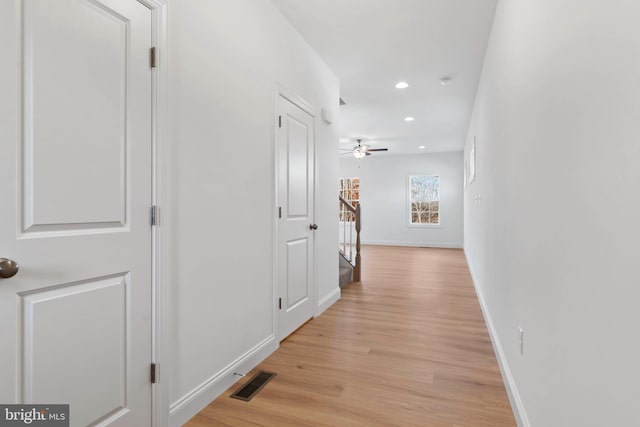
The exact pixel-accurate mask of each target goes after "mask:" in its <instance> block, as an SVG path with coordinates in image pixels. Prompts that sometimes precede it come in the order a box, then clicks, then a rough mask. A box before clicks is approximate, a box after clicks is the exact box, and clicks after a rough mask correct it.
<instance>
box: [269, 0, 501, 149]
mask: <svg viewBox="0 0 640 427" xmlns="http://www.w3.org/2000/svg"><path fill="white" fill-rule="evenodd" d="M272 1H273V2H274V3H275V5H276V6H277V7H278V8H279V9H280V10H281V11H282V13H283V14H284V15H285V16H286V17H287V19H288V20H289V21H290V22H291V23H292V24H293V25H294V26H295V27H296V29H297V30H298V31H299V32H300V33H301V34H302V36H303V37H304V38H305V39H306V40H307V42H308V43H309V44H310V45H311V46H312V47H313V48H314V49H315V50H316V52H318V54H319V55H320V56H321V57H322V58H323V59H324V60H325V61H326V63H327V64H328V65H329V67H331V69H333V71H334V72H335V73H336V74H337V75H338V77H339V78H340V84H341V97H342V99H344V100H345V102H346V103H347V105H345V106H342V107H341V110H340V112H341V114H340V120H339V122H340V135H341V136H342V137H343V138H345V137H347V138H352V139H355V138H364V139H365V140H367V141H369V142H367V144H368V145H370V146H371V147H372V148H378V147H388V148H389V152H388V153H376V154H375V155H376V156H378V155H392V154H406V153H424V152H437V151H453V150H462V149H463V147H464V140H465V136H466V132H467V127H468V125H469V119H470V115H471V110H472V108H473V101H474V99H475V94H476V89H477V86H478V80H479V78H480V71H481V68H482V61H483V59H484V54H485V50H486V47H487V42H488V39H489V33H490V30H491V23H492V20H493V14H494V11H495V7H496V3H497V0H272ZM445 76H450V77H452V78H453V82H452V83H451V84H450V85H449V86H442V85H440V79H441V78H442V77H445ZM398 81H406V82H408V83H409V84H410V87H409V88H408V89H404V90H398V89H396V88H395V87H394V86H395V84H396V83H397V82H398ZM406 116H413V117H415V121H413V122H410V123H407V122H405V121H404V118H405V117H406ZM341 145H342V146H347V147H351V146H353V145H355V143H352V142H349V143H347V144H341ZM420 145H424V146H426V149H424V150H420V149H418V146H420Z"/></svg>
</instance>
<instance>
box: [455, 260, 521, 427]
mask: <svg viewBox="0 0 640 427" xmlns="http://www.w3.org/2000/svg"><path fill="white" fill-rule="evenodd" d="M464 256H465V258H466V260H467V265H468V266H469V272H470V273H471V281H472V282H473V287H474V288H475V290H476V295H477V296H478V301H479V302H480V308H481V310H482V316H483V317H484V322H485V324H486V325H487V330H488V331H489V338H491V343H492V344H493V351H494V352H495V353H496V358H497V359H498V365H499V366H500V372H501V373H502V381H503V382H504V384H505V388H506V389H507V396H508V397H509V402H510V403H511V409H512V410H513V415H514V417H515V419H516V423H517V424H518V427H530V426H531V424H530V423H529V418H527V411H525V409H524V403H522V398H521V397H520V393H519V392H518V387H517V386H516V382H515V380H514V379H513V375H512V374H511V368H510V367H509V362H507V358H506V356H505V354H504V350H503V349H502V344H500V338H499V337H498V332H497V331H496V328H495V326H494V325H493V320H492V319H491V313H490V312H489V308H488V307H487V304H486V301H485V299H484V295H483V294H482V292H480V288H479V286H478V281H477V279H476V276H475V275H474V273H473V268H472V267H471V263H470V262H469V257H468V256H467V252H466V251H465V253H464Z"/></svg>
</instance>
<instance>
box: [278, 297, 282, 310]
mask: <svg viewBox="0 0 640 427" xmlns="http://www.w3.org/2000/svg"><path fill="white" fill-rule="evenodd" d="M278 309H279V310H282V298H278Z"/></svg>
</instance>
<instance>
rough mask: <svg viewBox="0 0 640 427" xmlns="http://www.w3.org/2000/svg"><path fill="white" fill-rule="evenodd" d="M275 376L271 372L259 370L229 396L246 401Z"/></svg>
mask: <svg viewBox="0 0 640 427" xmlns="http://www.w3.org/2000/svg"><path fill="white" fill-rule="evenodd" d="M275 376H276V374H274V373H273V372H266V371H260V372H258V373H257V374H255V375H254V376H253V378H251V379H250V380H249V381H247V382H246V383H244V384H243V385H242V387H240V388H239V389H238V390H236V392H235V393H233V394H232V395H231V396H229V397H232V398H234V399H239V400H244V401H245V402H248V401H250V400H251V399H253V397H254V396H255V395H256V394H258V392H259V391H260V390H262V389H263V388H264V386H266V385H267V383H268V382H269V381H271V380H272V379H273V378H274V377H275Z"/></svg>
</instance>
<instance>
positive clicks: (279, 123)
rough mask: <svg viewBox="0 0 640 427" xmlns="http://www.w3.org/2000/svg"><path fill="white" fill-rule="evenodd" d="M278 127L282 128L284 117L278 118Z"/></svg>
mask: <svg viewBox="0 0 640 427" xmlns="http://www.w3.org/2000/svg"><path fill="white" fill-rule="evenodd" d="M278 127H279V128H281V127H282V116H278Z"/></svg>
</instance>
